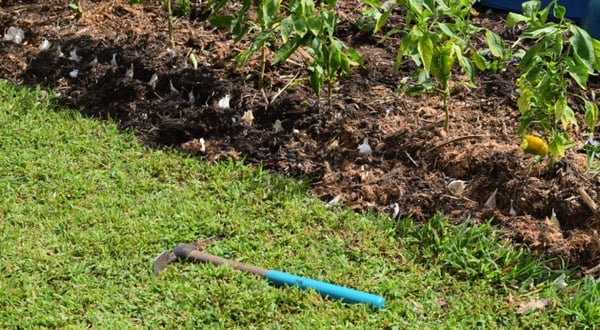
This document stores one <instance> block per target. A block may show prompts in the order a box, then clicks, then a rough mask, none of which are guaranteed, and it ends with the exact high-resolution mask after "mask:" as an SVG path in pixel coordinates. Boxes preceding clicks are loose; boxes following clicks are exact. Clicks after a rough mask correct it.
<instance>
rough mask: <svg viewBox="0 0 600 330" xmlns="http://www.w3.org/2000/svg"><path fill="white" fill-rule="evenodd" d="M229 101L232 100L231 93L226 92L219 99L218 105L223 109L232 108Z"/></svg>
mask: <svg viewBox="0 0 600 330" xmlns="http://www.w3.org/2000/svg"><path fill="white" fill-rule="evenodd" d="M229 101H231V95H229V94H226V95H225V96H223V97H222V98H221V99H220V100H219V102H218V103H217V106H218V107H219V108H221V109H229V108H230V106H229Z"/></svg>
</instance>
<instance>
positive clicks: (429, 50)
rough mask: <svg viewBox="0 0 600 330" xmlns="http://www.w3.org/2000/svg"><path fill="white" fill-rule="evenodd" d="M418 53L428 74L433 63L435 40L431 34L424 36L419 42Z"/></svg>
mask: <svg viewBox="0 0 600 330" xmlns="http://www.w3.org/2000/svg"><path fill="white" fill-rule="evenodd" d="M417 51H418V52H419V57H420V58H421V62H422V64H423V68H424V69H425V72H426V73H429V71H430V69H431V61H432V60H433V40H432V38H431V36H430V35H429V34H427V35H424V36H423V37H421V38H420V39H419V40H418V43H417Z"/></svg>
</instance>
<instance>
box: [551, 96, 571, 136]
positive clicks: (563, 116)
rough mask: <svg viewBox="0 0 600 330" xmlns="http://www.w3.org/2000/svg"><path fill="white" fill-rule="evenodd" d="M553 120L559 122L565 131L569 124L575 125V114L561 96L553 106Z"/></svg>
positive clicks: (565, 99)
mask: <svg viewBox="0 0 600 330" xmlns="http://www.w3.org/2000/svg"><path fill="white" fill-rule="evenodd" d="M554 118H555V120H557V121H560V123H561V125H562V129H563V130H566V129H567V128H568V127H569V125H570V124H573V125H577V120H576V119H575V113H574V112H573V109H571V107H570V106H569V104H568V103H567V98H566V97H564V96H561V97H560V98H559V99H558V100H557V101H556V104H554Z"/></svg>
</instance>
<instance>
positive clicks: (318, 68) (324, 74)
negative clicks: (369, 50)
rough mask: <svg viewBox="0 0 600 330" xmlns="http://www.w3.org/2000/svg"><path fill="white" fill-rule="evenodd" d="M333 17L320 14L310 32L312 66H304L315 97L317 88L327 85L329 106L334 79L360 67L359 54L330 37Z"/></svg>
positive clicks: (329, 12) (333, 15) (328, 14)
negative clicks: (352, 68) (308, 73)
mask: <svg viewBox="0 0 600 330" xmlns="http://www.w3.org/2000/svg"><path fill="white" fill-rule="evenodd" d="M336 24H337V17H336V16H335V14H334V12H332V11H327V10H322V11H321V15H320V20H315V21H314V23H313V24H312V26H311V28H310V30H311V32H312V33H313V39H312V43H311V48H310V50H311V53H312V55H313V60H312V63H311V64H310V65H309V66H308V70H309V71H310V72H311V74H310V82H311V86H312V89H313V91H314V92H315V93H316V94H317V96H319V95H320V94H321V86H322V85H323V83H325V84H327V104H328V105H331V99H332V90H333V85H334V84H335V83H336V82H337V80H338V77H340V76H344V75H348V74H349V73H350V67H352V66H358V65H361V59H360V54H359V53H358V52H357V51H356V50H355V49H354V48H352V47H348V46H347V45H346V44H344V43H343V42H342V41H341V40H339V39H338V38H337V37H335V36H334V33H335V27H336Z"/></svg>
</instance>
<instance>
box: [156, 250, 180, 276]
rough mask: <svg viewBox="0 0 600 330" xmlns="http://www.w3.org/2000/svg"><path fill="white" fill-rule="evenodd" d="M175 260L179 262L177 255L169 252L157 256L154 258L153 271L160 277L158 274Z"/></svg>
mask: <svg viewBox="0 0 600 330" xmlns="http://www.w3.org/2000/svg"><path fill="white" fill-rule="evenodd" d="M175 260H177V257H176V256H175V253H173V252H169V251H165V252H163V253H161V254H159V255H158V256H156V258H154V264H153V267H152V269H153V270H154V275H158V273H160V272H161V271H162V270H163V269H165V268H166V267H167V265H168V264H170V263H171V262H173V261H175Z"/></svg>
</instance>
